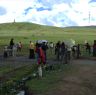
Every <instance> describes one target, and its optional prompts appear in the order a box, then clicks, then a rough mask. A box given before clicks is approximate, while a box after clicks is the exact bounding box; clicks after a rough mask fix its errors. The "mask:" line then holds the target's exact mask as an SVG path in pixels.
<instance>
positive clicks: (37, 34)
mask: <svg viewBox="0 0 96 95" xmlns="http://www.w3.org/2000/svg"><path fill="white" fill-rule="evenodd" d="M11 38H14V39H15V41H16V42H18V41H22V42H23V43H24V44H28V43H29V41H30V40H32V41H33V42H35V41H36V40H38V39H46V40H48V41H54V42H56V41H58V40H61V41H62V40H64V39H74V40H76V42H79V43H84V40H88V41H89V42H91V43H92V42H93V40H94V39H95V38H96V26H85V27H66V28H59V27H52V26H44V25H38V24H33V23H4V24H0V45H5V44H9V41H10V39H11Z"/></svg>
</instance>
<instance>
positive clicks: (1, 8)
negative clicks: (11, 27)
mask: <svg viewBox="0 0 96 95" xmlns="http://www.w3.org/2000/svg"><path fill="white" fill-rule="evenodd" d="M6 13H7V11H6V9H5V8H3V7H0V16H2V15H5V14H6Z"/></svg>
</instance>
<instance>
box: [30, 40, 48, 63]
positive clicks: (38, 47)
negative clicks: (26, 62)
mask: <svg viewBox="0 0 96 95" xmlns="http://www.w3.org/2000/svg"><path fill="white" fill-rule="evenodd" d="M47 49H48V45H47V43H46V42H43V43H38V42H36V44H35V45H34V43H32V42H31V41H30V45H29V58H30V59H34V58H36V59H37V61H38V64H41V63H43V64H46V60H47V55H46V51H47Z"/></svg>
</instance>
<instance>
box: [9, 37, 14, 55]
mask: <svg viewBox="0 0 96 95" xmlns="http://www.w3.org/2000/svg"><path fill="white" fill-rule="evenodd" d="M13 46H14V39H13V38H11V40H10V43H9V47H10V56H13Z"/></svg>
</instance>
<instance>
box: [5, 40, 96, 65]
mask: <svg viewBox="0 0 96 95" xmlns="http://www.w3.org/2000/svg"><path fill="white" fill-rule="evenodd" d="M80 46H81V45H80V44H77V45H73V46H72V45H71V46H69V45H66V43H65V42H64V41H63V42H61V41H58V42H57V43H56V44H54V43H53V42H50V43H47V42H42V43H38V42H36V44H34V43H33V42H32V41H30V44H29V58H30V59H35V58H37V60H38V64H40V61H42V62H43V63H44V64H45V63H46V60H47V54H46V51H47V49H48V48H49V49H50V52H51V53H52V54H53V53H54V54H55V56H56V59H57V60H62V61H63V60H65V63H66V61H67V60H70V59H71V57H74V58H79V57H80V55H81V48H80ZM84 47H85V49H86V52H88V53H89V55H90V54H92V53H93V56H96V41H94V44H93V46H91V45H90V44H89V43H88V42H87V43H85V44H84ZM14 48H16V50H17V51H21V50H22V43H21V42H19V43H17V44H15V43H14V39H13V38H12V39H11V40H10V43H9V46H8V47H7V49H5V54H4V56H7V53H6V51H7V50H8V49H10V50H11V53H10V55H12V54H13V50H14ZM92 48H93V49H92ZM91 49H92V50H93V51H92V50H91Z"/></svg>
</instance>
